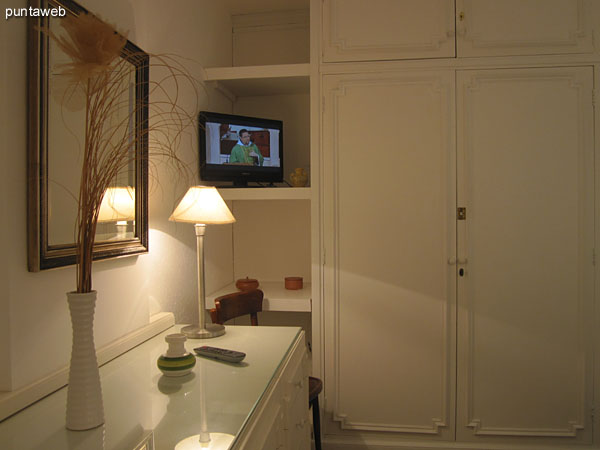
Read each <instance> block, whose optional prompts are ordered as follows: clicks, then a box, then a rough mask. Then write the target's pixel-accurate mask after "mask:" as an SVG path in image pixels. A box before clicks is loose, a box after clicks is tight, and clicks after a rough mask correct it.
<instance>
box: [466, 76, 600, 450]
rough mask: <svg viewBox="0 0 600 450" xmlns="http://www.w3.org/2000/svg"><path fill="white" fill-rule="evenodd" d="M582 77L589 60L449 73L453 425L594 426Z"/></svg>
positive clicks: (588, 130) (586, 103)
mask: <svg viewBox="0 0 600 450" xmlns="http://www.w3.org/2000/svg"><path fill="white" fill-rule="evenodd" d="M592 85H593V83H592V70H591V68H587V67H583V68H570V67H568V68H547V69H516V70H511V69H507V70H495V71H464V72H459V74H458V86H459V88H458V89H459V91H458V99H459V101H458V108H457V109H458V112H459V113H458V129H459V130H460V131H459V139H458V156H459V161H460V163H459V165H458V174H459V175H458V180H459V190H458V192H459V198H458V203H459V204H461V205H465V206H466V208H467V214H468V215H467V220H466V221H464V222H459V223H460V225H459V230H458V236H459V238H458V244H459V252H458V253H459V257H461V258H465V259H467V260H468V263H467V264H466V271H467V273H466V276H465V277H462V278H459V284H458V292H459V294H458V301H459V311H461V314H459V326H458V332H459V340H458V343H459V345H458V349H459V366H458V368H459V372H458V374H459V375H458V380H459V397H458V402H459V403H458V412H459V418H457V420H458V429H459V436H460V435H462V437H463V438H468V437H469V435H470V434H472V435H475V436H519V437H569V438H576V439H577V440H582V441H584V442H585V441H589V440H590V439H591V422H590V419H589V418H590V416H591V403H590V401H591V400H590V399H591V392H592V360H593V358H592V348H591V342H592V330H591V328H590V326H589V323H588V322H587V321H586V317H588V316H589V315H590V314H592V311H593V298H594V297H593V296H594V294H593V280H594V269H593V261H592V253H593V245H594V219H593V217H594V183H593V180H594V174H593V161H594V156H593V153H594V151H593V128H592V117H593V113H592V104H591V98H592ZM499 125H500V126H499ZM517 405H518V406H517ZM464 427H466V429H470V430H471V431H467V430H466V429H465V428H464ZM584 430H585V431H584Z"/></svg>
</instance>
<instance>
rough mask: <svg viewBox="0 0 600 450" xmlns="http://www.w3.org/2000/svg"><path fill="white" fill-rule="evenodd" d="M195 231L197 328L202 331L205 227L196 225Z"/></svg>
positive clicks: (203, 322)
mask: <svg viewBox="0 0 600 450" xmlns="http://www.w3.org/2000/svg"><path fill="white" fill-rule="evenodd" d="M194 228H195V229H196V254H197V256H198V327H199V328H200V329H201V330H204V329H205V328H204V327H205V326H206V317H205V316H206V291H205V286H206V285H205V284H204V281H205V279H204V232H205V231H206V225H204V224H203V223H197V224H196V225H194Z"/></svg>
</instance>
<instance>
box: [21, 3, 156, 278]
mask: <svg viewBox="0 0 600 450" xmlns="http://www.w3.org/2000/svg"><path fill="white" fill-rule="evenodd" d="M28 6H31V7H33V8H58V7H59V6H61V7H62V8H64V9H65V10H66V11H67V14H71V15H79V14H81V13H85V12H87V10H86V9H85V8H83V7H82V6H80V5H78V4H77V3H75V2H73V1H71V0H30V1H29V5H28ZM27 21H28V24H27V33H28V34H27V37H28V42H27V51H28V58H27V65H28V67H27V72H28V74H27V76H28V94H27V96H28V99H27V100H28V113H27V115H28V116H27V119H28V164H27V175H28V183H27V190H28V192H27V234H28V268H29V271H30V272H38V271H40V270H45V269H52V268H55V267H62V266H68V265H72V264H75V262H76V252H75V243H72V244H63V245H49V241H48V155H49V153H48V83H49V77H48V74H49V69H50V68H49V67H48V38H47V36H46V35H44V34H43V33H41V32H40V31H38V29H37V27H39V26H45V25H47V24H48V18H47V17H46V18H41V17H28V19H27ZM121 56H122V57H123V58H126V59H127V60H128V61H130V62H131V63H132V65H133V66H134V67H135V70H136V75H135V78H136V92H135V97H136V98H135V101H136V105H141V106H139V107H136V118H135V133H136V134H137V139H136V142H137V145H136V149H135V155H136V157H135V177H134V179H135V182H134V184H135V193H136V194H135V195H136V198H135V205H136V211H135V213H136V220H135V225H134V237H133V238H132V239H126V240H120V241H101V242H97V243H96V244H95V245H94V260H100V259H107V258H115V257H121V256H128V255H135V254H140V253H147V252H148V82H149V56H148V54H147V53H145V52H144V51H142V50H141V49H140V48H138V47H137V46H136V45H135V44H133V43H132V42H130V41H129V40H128V41H127V44H126V45H125V47H124V49H123V52H122V53H121ZM73 225H74V224H73Z"/></svg>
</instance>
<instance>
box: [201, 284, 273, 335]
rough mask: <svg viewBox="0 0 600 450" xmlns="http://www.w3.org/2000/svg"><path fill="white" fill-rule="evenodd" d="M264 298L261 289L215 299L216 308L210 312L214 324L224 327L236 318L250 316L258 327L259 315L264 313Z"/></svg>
mask: <svg viewBox="0 0 600 450" xmlns="http://www.w3.org/2000/svg"><path fill="white" fill-rule="evenodd" d="M263 296H264V294H263V291H261V290H260V289H253V290H251V291H241V292H234V293H233V294H227V295H222V296H221V297H218V298H216V299H215V307H214V308H213V309H211V310H210V318H211V320H212V321H213V323H219V324H221V325H223V323H225V322H227V321H228V320H231V319H233V318H235V317H240V316H245V315H246V314H250V321H251V323H252V325H254V326H258V314H257V313H259V312H260V311H262V302H263Z"/></svg>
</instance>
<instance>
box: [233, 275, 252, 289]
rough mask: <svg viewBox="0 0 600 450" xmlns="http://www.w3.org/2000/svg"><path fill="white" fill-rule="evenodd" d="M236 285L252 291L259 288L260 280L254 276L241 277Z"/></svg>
mask: <svg viewBox="0 0 600 450" xmlns="http://www.w3.org/2000/svg"><path fill="white" fill-rule="evenodd" d="M235 287H236V288H238V289H239V290H240V291H251V290H252V289H258V280H256V279H254V278H248V277H246V278H240V279H239V280H237V281H236V282H235Z"/></svg>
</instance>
